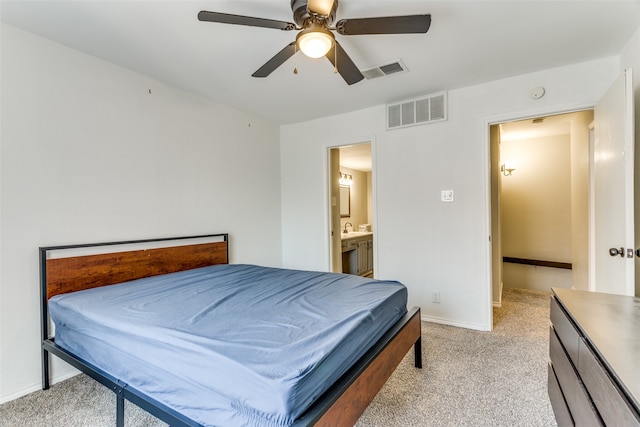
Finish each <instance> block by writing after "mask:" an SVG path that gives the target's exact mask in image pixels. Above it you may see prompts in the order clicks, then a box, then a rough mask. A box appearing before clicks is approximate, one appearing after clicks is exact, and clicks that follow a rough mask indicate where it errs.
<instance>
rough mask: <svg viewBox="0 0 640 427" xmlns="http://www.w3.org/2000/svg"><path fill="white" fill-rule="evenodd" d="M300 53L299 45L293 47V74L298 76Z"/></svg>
mask: <svg viewBox="0 0 640 427" xmlns="http://www.w3.org/2000/svg"><path fill="white" fill-rule="evenodd" d="M296 53H298V43H296V44H294V45H293V74H298V59H297V58H296V56H297V55H296Z"/></svg>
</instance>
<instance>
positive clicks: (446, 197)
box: [440, 190, 453, 202]
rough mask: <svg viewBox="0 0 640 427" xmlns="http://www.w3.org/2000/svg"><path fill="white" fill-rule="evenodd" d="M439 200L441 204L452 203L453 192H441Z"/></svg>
mask: <svg viewBox="0 0 640 427" xmlns="http://www.w3.org/2000/svg"><path fill="white" fill-rule="evenodd" d="M440 200H442V201H443V202H453V190H441V191H440Z"/></svg>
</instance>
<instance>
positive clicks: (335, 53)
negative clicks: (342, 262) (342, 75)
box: [333, 43, 338, 74]
mask: <svg viewBox="0 0 640 427" xmlns="http://www.w3.org/2000/svg"><path fill="white" fill-rule="evenodd" d="M333 74H338V47H337V46H336V45H335V43H334V44H333Z"/></svg>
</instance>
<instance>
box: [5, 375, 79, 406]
mask: <svg viewBox="0 0 640 427" xmlns="http://www.w3.org/2000/svg"><path fill="white" fill-rule="evenodd" d="M80 373H81V372H80V371H78V370H77V369H73V370H72V371H67V372H65V373H64V374H61V375H57V376H54V377H53V378H51V384H52V385H53V384H56V383H59V382H62V381H65V380H68V379H69V378H72V377H75V376H76V375H78V374H80ZM39 390H42V383H40V382H38V383H37V384H33V385H30V386H29V387H25V388H23V389H21V390H18V391H16V392H13V393H10V394H7V395H4V396H0V405H1V404H3V403H7V402H11V401H12V400H16V399H19V398H21V397H23V396H26V395H27V394H31V393H33V392H36V391H39Z"/></svg>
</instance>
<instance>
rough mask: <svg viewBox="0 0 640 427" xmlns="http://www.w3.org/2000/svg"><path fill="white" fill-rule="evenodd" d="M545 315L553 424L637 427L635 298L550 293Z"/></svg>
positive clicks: (639, 304)
mask: <svg viewBox="0 0 640 427" xmlns="http://www.w3.org/2000/svg"><path fill="white" fill-rule="evenodd" d="M550 317H551V325H550V331H549V372H548V391H549V399H550V401H551V406H552V407H553V412H554V414H555V416H556V421H557V423H558V426H561V427H562V426H573V425H576V426H640V406H639V404H638V398H640V370H639V369H637V363H638V362H637V361H638V360H640V359H639V358H640V333H639V332H638V331H640V298H634V297H626V296H620V295H610V294H602V293H596V292H586V291H575V290H569V289H553V296H552V298H551V306H550Z"/></svg>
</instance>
